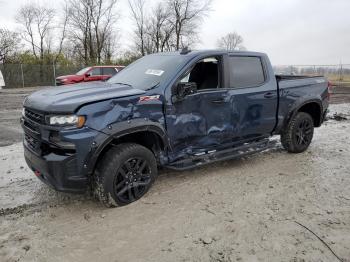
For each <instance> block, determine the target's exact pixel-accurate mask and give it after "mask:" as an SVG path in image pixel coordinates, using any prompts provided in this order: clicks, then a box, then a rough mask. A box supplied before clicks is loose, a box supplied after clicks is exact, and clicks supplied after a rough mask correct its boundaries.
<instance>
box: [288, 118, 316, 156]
mask: <svg viewBox="0 0 350 262" xmlns="http://www.w3.org/2000/svg"><path fill="white" fill-rule="evenodd" d="M313 135H314V122H313V119H312V117H311V116H310V115H309V114H307V113H304V112H298V113H297V114H296V115H295V116H294V117H293V118H292V120H291V121H290V122H289V123H288V126H287V128H286V130H284V131H283V132H282V134H281V143H282V146H283V147H284V148H285V149H286V150H287V151H288V152H291V153H301V152H304V151H305V150H306V149H307V148H308V147H309V145H310V143H311V141H312V138H313Z"/></svg>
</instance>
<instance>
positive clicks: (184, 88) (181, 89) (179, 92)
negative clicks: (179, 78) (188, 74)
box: [172, 82, 197, 101]
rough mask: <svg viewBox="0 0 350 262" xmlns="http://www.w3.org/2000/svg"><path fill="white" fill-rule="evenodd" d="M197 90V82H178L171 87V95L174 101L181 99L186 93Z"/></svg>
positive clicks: (192, 92)
mask: <svg viewBox="0 0 350 262" xmlns="http://www.w3.org/2000/svg"><path fill="white" fill-rule="evenodd" d="M196 92H197V83H195V82H188V83H178V84H177V85H176V86H174V87H173V89H172V95H173V96H175V98H176V101H181V100H183V99H184V98H185V96H187V95H191V94H194V93H196Z"/></svg>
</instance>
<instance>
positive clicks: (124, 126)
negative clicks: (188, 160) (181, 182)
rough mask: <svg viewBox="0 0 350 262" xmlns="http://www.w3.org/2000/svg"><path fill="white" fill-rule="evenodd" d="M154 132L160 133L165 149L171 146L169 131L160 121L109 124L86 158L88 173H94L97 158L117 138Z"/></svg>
mask: <svg viewBox="0 0 350 262" xmlns="http://www.w3.org/2000/svg"><path fill="white" fill-rule="evenodd" d="M145 131H148V132H152V133H155V134H156V135H158V136H159V137H160V139H161V142H162V143H163V144H162V146H163V148H164V150H166V149H167V148H170V143H169V139H168V136H167V133H166V131H165V129H164V127H163V125H161V124H160V123H158V122H153V121H151V120H148V119H132V120H128V121H122V122H116V123H113V124H110V125H108V126H107V127H106V128H104V129H103V130H101V131H100V134H99V135H98V136H96V138H95V140H94V142H93V143H92V145H91V150H90V152H89V155H88V157H87V158H86V161H85V165H84V167H85V168H86V169H87V170H86V172H87V174H92V173H93V172H94V170H95V166H96V164H97V160H98V158H99V156H100V154H101V153H102V152H103V150H104V149H105V148H106V147H107V146H108V145H109V144H110V143H111V142H112V141H113V140H115V139H118V138H121V137H123V136H125V135H129V134H132V133H138V132H145Z"/></svg>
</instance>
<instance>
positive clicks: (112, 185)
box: [94, 143, 157, 207]
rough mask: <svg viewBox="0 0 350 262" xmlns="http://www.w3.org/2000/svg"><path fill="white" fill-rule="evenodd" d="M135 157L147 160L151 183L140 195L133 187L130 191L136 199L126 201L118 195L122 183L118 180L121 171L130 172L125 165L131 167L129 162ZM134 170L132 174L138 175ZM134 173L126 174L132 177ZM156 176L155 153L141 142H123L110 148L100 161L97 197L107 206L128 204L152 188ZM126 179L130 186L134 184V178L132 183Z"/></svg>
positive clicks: (95, 185)
mask: <svg viewBox="0 0 350 262" xmlns="http://www.w3.org/2000/svg"><path fill="white" fill-rule="evenodd" d="M133 159H137V160H136V161H138V159H143V160H144V161H145V162H147V163H146V165H148V166H147V170H146V173H147V174H149V176H148V175H147V183H148V181H149V184H147V187H145V190H143V191H142V194H140V195H136V192H135V188H132V189H131V190H130V191H131V194H132V195H133V196H134V199H132V200H131V201H124V200H122V199H121V198H120V197H118V195H117V189H118V185H119V183H120V184H122V182H118V179H120V177H121V173H124V174H126V173H127V174H129V172H125V171H124V170H125V165H127V167H130V163H129V162H130V161H131V162H133ZM122 169H123V170H122ZM121 170H122V172H121ZM127 170H128V169H127ZM135 170H136V169H135ZM148 170H149V171H148ZM134 172H136V171H132V173H133V174H132V175H135V176H136V173H134ZM132 175H131V176H130V175H125V176H127V177H128V178H130V177H132ZM125 176H124V175H123V176H122V177H125ZM156 176H157V162H156V159H155V157H154V154H153V153H152V152H151V151H150V150H149V149H147V148H146V147H143V146H141V145H139V144H133V143H123V144H120V145H117V146H114V147H112V148H110V149H109V150H108V151H107V152H106V153H105V154H104V156H103V158H102V159H101V160H100V161H99V163H98V165H97V168H96V170H95V173H94V195H95V196H96V197H97V199H98V200H99V201H100V202H102V203H103V204H104V205H105V206H107V207H116V206H123V205H127V204H130V203H131V202H134V201H136V200H138V199H140V198H141V197H142V196H143V195H145V194H146V193H147V192H148V190H149V189H150V187H151V186H152V184H153V182H154V181H155V179H156ZM140 177H141V176H140ZM148 177H149V180H148ZM123 179H125V178H123ZM140 179H141V178H140ZM125 181H126V182H125V183H128V185H127V186H128V188H129V187H130V185H132V182H133V181H134V180H132V181H131V183H130V182H128V181H129V180H128V179H126V180H125ZM135 181H136V180H135ZM140 183H141V180H140ZM135 184H136V182H134V185H135ZM124 186H126V185H124ZM139 187H140V188H143V187H144V186H143V185H142V186H139ZM139 187H138V188H139ZM123 189H124V188H123ZM119 193H120V192H119ZM129 193H130V192H129V189H128V190H127V192H126V194H128V195H129ZM137 193H140V192H139V190H138V189H137ZM129 196H130V195H129Z"/></svg>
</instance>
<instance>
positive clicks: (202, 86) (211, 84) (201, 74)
mask: <svg viewBox="0 0 350 262" xmlns="http://www.w3.org/2000/svg"><path fill="white" fill-rule="evenodd" d="M188 82H194V83H196V85H197V90H206V89H215V88H218V87H219V60H218V58H216V57H208V58H205V59H202V60H200V61H198V62H197V63H196V64H195V65H194V67H193V68H192V70H191V71H190V72H189V73H188V74H186V75H185V76H184V77H183V78H182V79H181V80H180V83H188Z"/></svg>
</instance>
